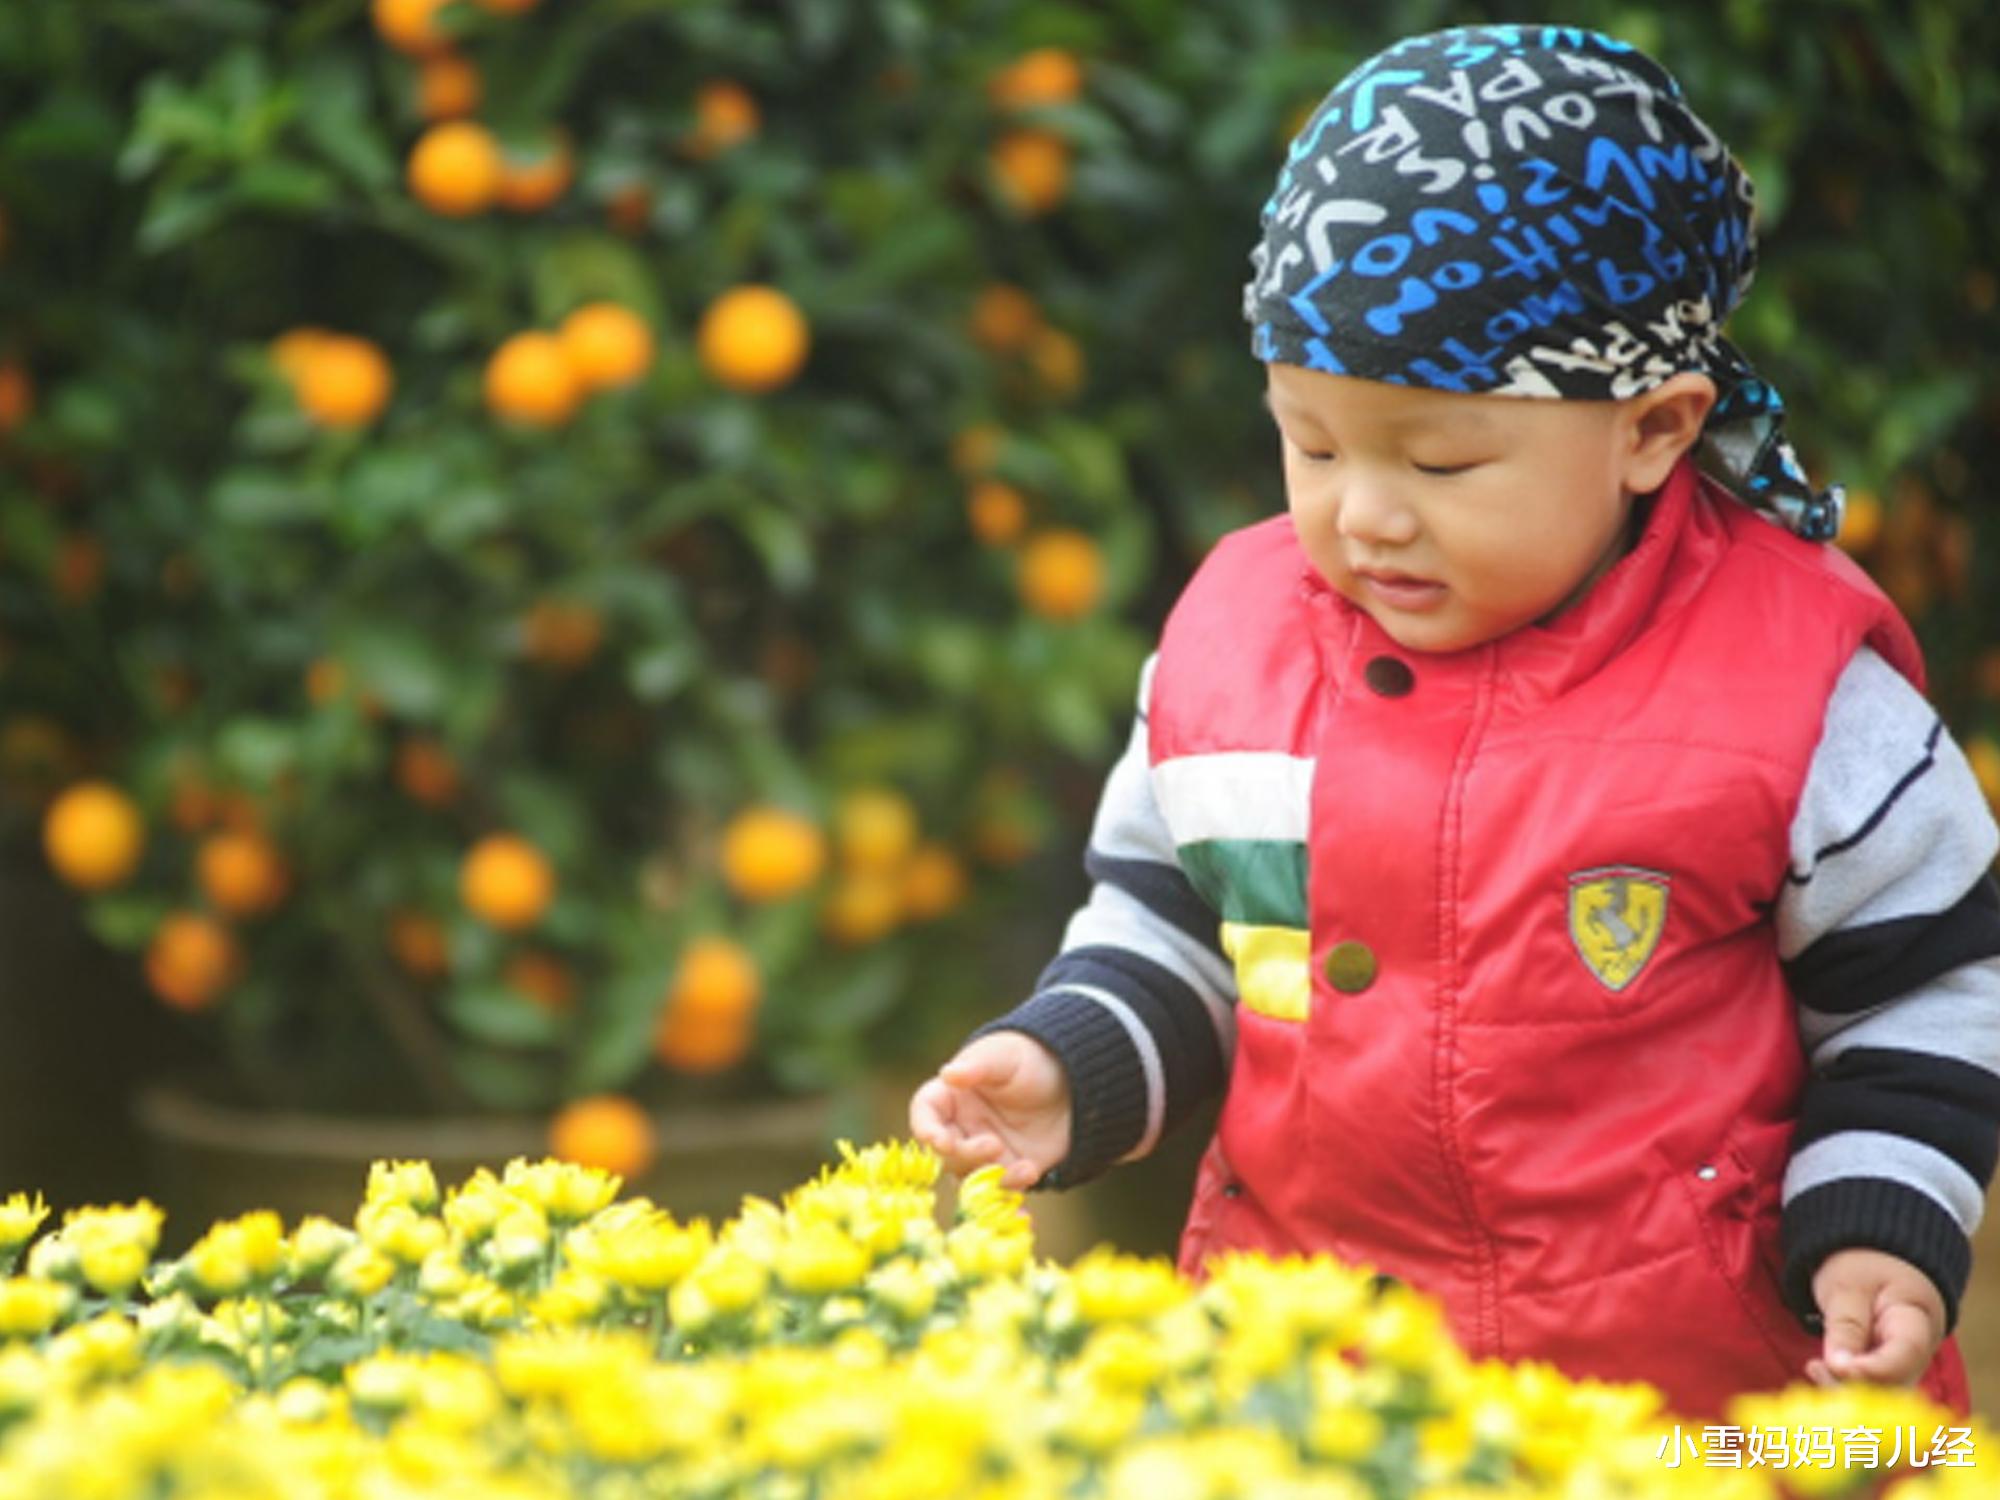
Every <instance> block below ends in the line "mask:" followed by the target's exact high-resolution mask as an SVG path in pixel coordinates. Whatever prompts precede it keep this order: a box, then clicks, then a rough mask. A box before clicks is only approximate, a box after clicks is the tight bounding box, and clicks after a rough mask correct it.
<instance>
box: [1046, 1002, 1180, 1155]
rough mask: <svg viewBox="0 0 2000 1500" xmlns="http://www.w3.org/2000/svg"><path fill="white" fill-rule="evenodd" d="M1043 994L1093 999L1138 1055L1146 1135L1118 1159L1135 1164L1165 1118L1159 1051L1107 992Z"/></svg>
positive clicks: (1139, 1023) (1164, 1076) (1164, 1087)
mask: <svg viewBox="0 0 2000 1500" xmlns="http://www.w3.org/2000/svg"><path fill="white" fill-rule="evenodd" d="M1043 993H1044V994H1050V995H1054V994H1065V993H1066V994H1071V995H1081V996H1083V997H1084V998H1085V999H1086V1000H1094V1001H1096V1002H1097V1003H1098V1004H1099V1005H1101V1006H1103V1007H1104V1008H1105V1009H1106V1010H1108V1011H1110V1012H1111V1014H1112V1015H1113V1016H1114V1017H1115V1018H1116V1019H1117V1021H1118V1024H1119V1025H1121V1026H1123V1027H1124V1028H1125V1031H1126V1034H1127V1035H1128V1036H1130V1037H1131V1039H1132V1049H1133V1050H1134V1051H1135V1052H1137V1053H1138V1054H1139V1066H1140V1068H1141V1069H1143V1070H1144V1072H1145V1074H1146V1133H1145V1134H1144V1135H1142V1136H1140V1137H1139V1144H1138V1145H1136V1146H1134V1147H1133V1148H1132V1149H1131V1150H1130V1151H1128V1152H1127V1153H1126V1154H1125V1155H1124V1156H1122V1157H1120V1158H1119V1159H1120V1160H1121V1161H1137V1160H1138V1159H1139V1158H1140V1157H1142V1156H1144V1155H1145V1154H1146V1153H1147V1152H1149V1151H1151V1150H1152V1149H1153V1147H1154V1146H1155V1145H1157V1144H1158V1143H1159V1139H1160V1129H1161V1126H1162V1125H1164V1124H1165V1122H1166V1118H1167V1073H1166V1069H1165V1067H1164V1066H1163V1065H1162V1064H1161V1062H1160V1049H1159V1048H1158V1047H1156V1046H1154V1045H1153V1034H1152V1033H1151V1032H1150V1031H1148V1030H1147V1029H1146V1023H1145V1022H1144V1021H1141V1020H1140V1019H1139V1017H1138V1016H1137V1015H1136V1014H1135V1013H1134V1012H1133V1010H1132V1007H1131V1006H1129V1005H1127V1004H1126V1003H1125V1002H1124V1001H1123V1000H1120V999H1119V998H1118V997H1117V996H1116V995H1114V994H1112V993H1111V991H1109V990H1101V989H1099V988H1097V986H1095V985H1090V984H1058V985H1055V986H1053V987H1052V988H1050V989H1048V990H1045V991H1043Z"/></svg>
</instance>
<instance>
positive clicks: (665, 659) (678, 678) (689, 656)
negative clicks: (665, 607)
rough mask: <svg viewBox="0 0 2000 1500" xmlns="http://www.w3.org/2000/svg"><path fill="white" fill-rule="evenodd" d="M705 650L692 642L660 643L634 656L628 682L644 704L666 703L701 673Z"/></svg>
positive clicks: (626, 672)
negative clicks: (703, 651)
mask: <svg viewBox="0 0 2000 1500" xmlns="http://www.w3.org/2000/svg"><path fill="white" fill-rule="evenodd" d="M701 666H702V651H701V647H700V645H699V644H697V643H696V642H694V641H692V640H670V641H656V642H654V643H653V644H652V645H650V646H646V647H643V648H642V649H641V650H639V651H638V652H636V653H634V654H633V656H632V657H631V659H630V660H629V661H628V662H627V663H626V666H625V680H626V682H627V684H628V685H629V686H630V687H631V689H632V696H633V697H635V698H637V699H638V700H639V701H640V702H641V703H664V702H665V701H666V700H667V699H669V698H671V697H673V695H674V694H675V693H678V692H679V691H680V690H681V689H682V688H684V687H686V686H687V685H688V684H689V683H690V682H692V681H694V679H695V677H696V675H697V674H699V672H700V671H701Z"/></svg>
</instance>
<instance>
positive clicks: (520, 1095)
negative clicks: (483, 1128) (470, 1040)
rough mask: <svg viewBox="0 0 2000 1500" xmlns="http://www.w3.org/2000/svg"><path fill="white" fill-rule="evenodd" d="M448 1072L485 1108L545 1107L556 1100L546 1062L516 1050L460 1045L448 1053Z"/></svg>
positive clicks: (552, 1080)
mask: <svg viewBox="0 0 2000 1500" xmlns="http://www.w3.org/2000/svg"><path fill="white" fill-rule="evenodd" d="M452 1071H453V1072H454V1073H456V1074H457V1076H458V1081H459V1083H460V1085H461V1086H462V1087H463V1088H464V1089H465V1091H466V1092H467V1093H468V1094H470V1095H472V1097H473V1098H474V1099H475V1100H476V1101H477V1102H478V1103H479V1104H481V1105H482V1106H484V1107H485V1108H487V1109H500V1110H531V1109H546V1108H548V1107H549V1106H550V1105H551V1104H553V1103H554V1102H555V1099H556V1090H555V1087H554V1079H553V1076H552V1074H551V1073H550V1070H549V1068H548V1066H547V1064H546V1063H545V1062H543V1061H542V1060H541V1059H539V1058H535V1057H529V1056H523V1055H522V1054H520V1053H518V1052H495V1051H493V1050H491V1049H489V1048H485V1047H472V1046H466V1047H461V1048H458V1049H457V1050H456V1052H454V1054H453V1056H452Z"/></svg>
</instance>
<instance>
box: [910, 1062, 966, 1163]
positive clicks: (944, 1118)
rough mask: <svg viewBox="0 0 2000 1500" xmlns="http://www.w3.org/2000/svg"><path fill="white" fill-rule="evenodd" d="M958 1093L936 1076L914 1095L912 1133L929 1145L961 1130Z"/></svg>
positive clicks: (934, 1144)
mask: <svg viewBox="0 0 2000 1500" xmlns="http://www.w3.org/2000/svg"><path fill="white" fill-rule="evenodd" d="M956 1103H957V1099H956V1095H955V1094H954V1093H953V1091H952V1089H951V1088H950V1087H948V1086H947V1085H944V1084H941V1083H939V1082H938V1080H937V1079H935V1078H933V1079H931V1080H930V1081H929V1082H927V1083H925V1084H924V1085H923V1086H922V1087H921V1088H919V1089H918V1090H917V1091H916V1092H915V1093H914V1094H912V1095H910V1134H911V1135H914V1136H915V1137H916V1138H917V1139H918V1140H920V1141H922V1142H923V1143H924V1144H925V1145H926V1146H932V1147H936V1146H937V1145H938V1143H939V1142H941V1141H947V1140H950V1139H951V1138H952V1137H953V1136H955V1135H956V1134H957V1130H956V1126H955V1117H956V1115H957V1109H956V1107H955V1106H956Z"/></svg>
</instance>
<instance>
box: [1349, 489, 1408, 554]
mask: <svg viewBox="0 0 2000 1500" xmlns="http://www.w3.org/2000/svg"><path fill="white" fill-rule="evenodd" d="M1335 503H1336V505H1337V506H1338V512H1337V518H1336V524H1337V527H1338V530H1339V532H1340V534H1341V536H1343V537H1345V538H1347V539H1348V540H1350V541H1356V542H1361V543H1363V544H1365V545H1369V546H1378V547H1401V546H1407V545H1408V544H1409V543H1411V542H1413V541H1415V540H1416V539H1417V532H1418V529H1419V528H1418V524H1417V514H1416V512H1415V511H1414V510H1412V509H1411V508H1410V507H1409V505H1408V504H1406V503H1405V502H1404V500H1403V499H1402V497H1401V496H1400V495H1399V494H1398V493H1397V491H1396V488H1395V486H1394V485H1393V484H1392V483H1390V482H1388V481H1387V480H1385V479H1382V478H1380V477H1374V476H1369V475H1365V474H1350V475H1348V476H1345V479H1344V482H1343V483H1342V485H1341V489H1340V496H1339V499H1338V500H1337V501H1336V502H1335Z"/></svg>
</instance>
